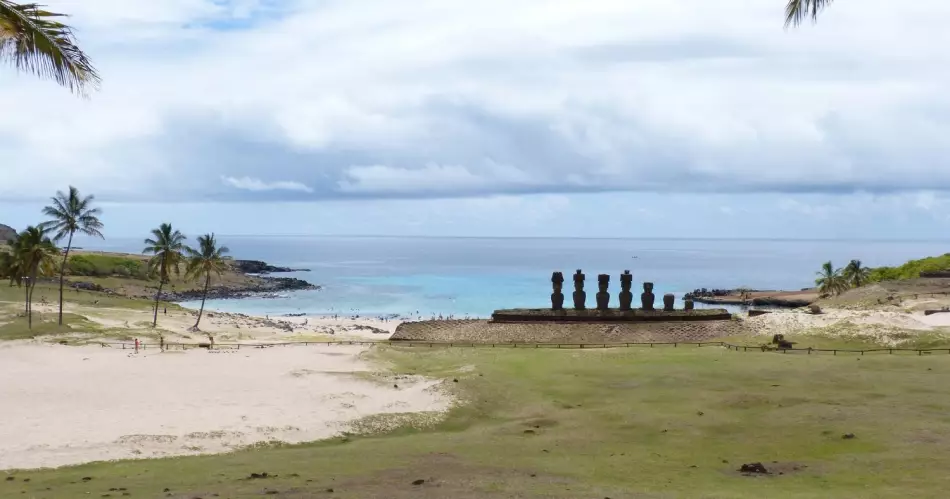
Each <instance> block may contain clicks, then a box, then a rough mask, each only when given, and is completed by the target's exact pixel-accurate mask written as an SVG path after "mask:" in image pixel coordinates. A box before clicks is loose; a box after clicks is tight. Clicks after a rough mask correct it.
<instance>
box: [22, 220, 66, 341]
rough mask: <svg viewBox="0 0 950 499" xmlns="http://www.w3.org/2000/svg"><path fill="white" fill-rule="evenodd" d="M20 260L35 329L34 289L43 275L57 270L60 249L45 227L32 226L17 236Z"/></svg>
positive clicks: (29, 310)
mask: <svg viewBox="0 0 950 499" xmlns="http://www.w3.org/2000/svg"><path fill="white" fill-rule="evenodd" d="M15 248H16V251H17V256H18V258H19V262H20V272H21V275H22V277H23V278H24V279H26V315H27V323H28V324H29V328H30V329H33V290H34V289H36V280H37V278H38V277H39V276H41V275H44V276H45V275H52V274H53V273H54V272H55V271H56V257H58V256H59V249H57V248H56V245H55V244H53V241H52V240H50V238H49V236H48V235H47V230H46V229H45V228H43V227H34V226H30V227H27V228H26V229H24V230H23V232H21V233H20V235H19V236H17V242H16V245H15Z"/></svg>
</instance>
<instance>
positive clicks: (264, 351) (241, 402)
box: [0, 341, 449, 469]
mask: <svg viewBox="0 0 950 499" xmlns="http://www.w3.org/2000/svg"><path fill="white" fill-rule="evenodd" d="M368 348H369V347H361V346H337V345H335V346H313V345H311V346H307V347H304V346H288V347H270V348H242V349H240V350H221V351H208V350H205V349H194V350H190V351H186V352H181V351H174V352H159V351H158V350H157V349H152V350H143V351H140V353H138V354H135V353H132V352H131V351H129V350H121V349H114V348H103V347H100V346H92V345H90V346H81V347H76V346H61V345H50V344H43V343H37V342H23V341H16V342H7V343H3V344H0V379H3V380H5V381H4V382H3V383H0V407H2V408H3V421H4V423H3V424H2V425H0V442H3V445H2V446H0V469H11V468H37V467H55V466H61V465H68V464H77V463H83V462H89V461H97V460H110V459H125V458H148V457H157V456H173V455H186V454H201V453H215V452H227V451H230V450H233V449H236V448H240V447H242V446H246V445H250V444H254V443H257V442H266V441H272V440H277V441H283V442H305V441H312V440H318V439H322V438H327V437H331V436H333V435H337V434H340V433H341V432H343V431H346V430H347V428H348V425H347V423H348V422H351V421H354V420H357V419H359V418H363V417H366V416H370V415H374V414H391V413H408V412H426V413H427V414H429V415H431V416H432V417H433V418H436V417H438V416H439V415H440V414H441V413H443V412H444V411H445V410H446V409H447V408H448V406H449V400H448V399H447V397H445V396H444V395H443V394H442V393H441V392H440V390H439V382H438V381H432V380H424V379H418V378H408V377H399V378H398V379H395V378H394V377H393V376H387V375H382V376H380V377H378V378H377V379H370V377H368V376H361V375H360V374H359V373H369V372H373V371H376V370H378V369H376V368H374V367H373V366H371V365H370V364H368V363H367V362H365V361H364V360H361V358H360V357H361V355H362V354H364V353H365V352H366V351H367V349H368Z"/></svg>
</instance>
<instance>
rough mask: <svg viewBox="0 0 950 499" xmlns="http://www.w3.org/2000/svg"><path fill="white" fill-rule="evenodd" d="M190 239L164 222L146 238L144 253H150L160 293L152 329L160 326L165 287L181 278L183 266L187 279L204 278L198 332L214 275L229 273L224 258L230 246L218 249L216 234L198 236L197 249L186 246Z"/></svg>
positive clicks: (150, 261) (194, 327)
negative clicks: (175, 279)
mask: <svg viewBox="0 0 950 499" xmlns="http://www.w3.org/2000/svg"><path fill="white" fill-rule="evenodd" d="M186 240H187V238H186V237H185V235H184V234H182V233H181V232H180V231H178V230H175V229H174V228H173V227H172V225H171V224H170V223H163V224H161V225H159V226H158V228H156V229H152V237H149V238H147V239H145V249H144V250H142V252H143V253H147V254H151V255H152V258H150V259H149V261H148V269H149V275H152V276H157V277H158V292H156V293H155V309H154V311H153V314H152V327H155V326H156V325H157V324H158V305H159V302H160V301H161V296H162V288H163V287H164V286H165V285H166V284H168V283H169V282H170V281H171V276H172V274H174V275H175V276H179V275H181V265H182V263H184V265H185V278H186V279H199V278H202V277H203V278H204V281H205V282H204V292H203V293H202V295H201V308H200V309H199V310H198V319H197V320H196V321H195V325H194V326H192V329H193V330H194V331H197V330H198V323H200V322H201V316H202V314H204V310H205V300H206V299H207V298H208V289H209V288H210V287H211V276H212V274H214V275H217V276H220V275H221V274H223V273H224V271H225V270H227V268H228V265H227V263H226V262H225V255H226V254H227V253H228V252H229V250H228V248H227V246H219V245H218V241H217V240H216V239H215V238H214V234H213V233H212V234H205V235H203V236H199V237H198V248H192V247H190V246H188V245H186V244H185V241H186Z"/></svg>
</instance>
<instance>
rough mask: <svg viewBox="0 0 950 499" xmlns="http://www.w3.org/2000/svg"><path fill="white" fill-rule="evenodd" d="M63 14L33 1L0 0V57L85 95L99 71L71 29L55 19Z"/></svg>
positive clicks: (21, 68)
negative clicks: (80, 46)
mask: <svg viewBox="0 0 950 499" xmlns="http://www.w3.org/2000/svg"><path fill="white" fill-rule="evenodd" d="M63 17H66V16H65V15H64V14H57V13H54V12H49V11H47V10H43V6H42V5H39V4H36V3H18V2H13V1H12V0H0V60H2V59H11V60H12V61H13V65H14V66H15V67H16V68H17V69H18V70H22V71H27V72H30V73H34V74H36V75H37V76H39V77H41V78H52V79H54V80H56V83H59V84H60V85H62V86H64V87H68V88H69V89H70V90H71V91H74V92H76V93H78V94H79V95H87V90H88V89H89V88H97V87H98V86H99V74H98V73H97V72H96V69H95V68H94V67H93V66H92V63H91V62H90V61H89V58H88V57H87V56H86V54H84V53H83V51H82V50H80V49H79V47H77V46H76V42H75V39H74V36H73V32H72V29H71V28H70V27H69V26H67V25H65V24H63V23H61V22H59V21H58V19H60V18H63Z"/></svg>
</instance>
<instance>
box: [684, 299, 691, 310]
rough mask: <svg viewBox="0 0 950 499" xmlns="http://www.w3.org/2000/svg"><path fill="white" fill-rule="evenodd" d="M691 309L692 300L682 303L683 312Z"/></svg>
mask: <svg viewBox="0 0 950 499" xmlns="http://www.w3.org/2000/svg"><path fill="white" fill-rule="evenodd" d="M692 309H693V300H686V301H684V302H683V310H692Z"/></svg>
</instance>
